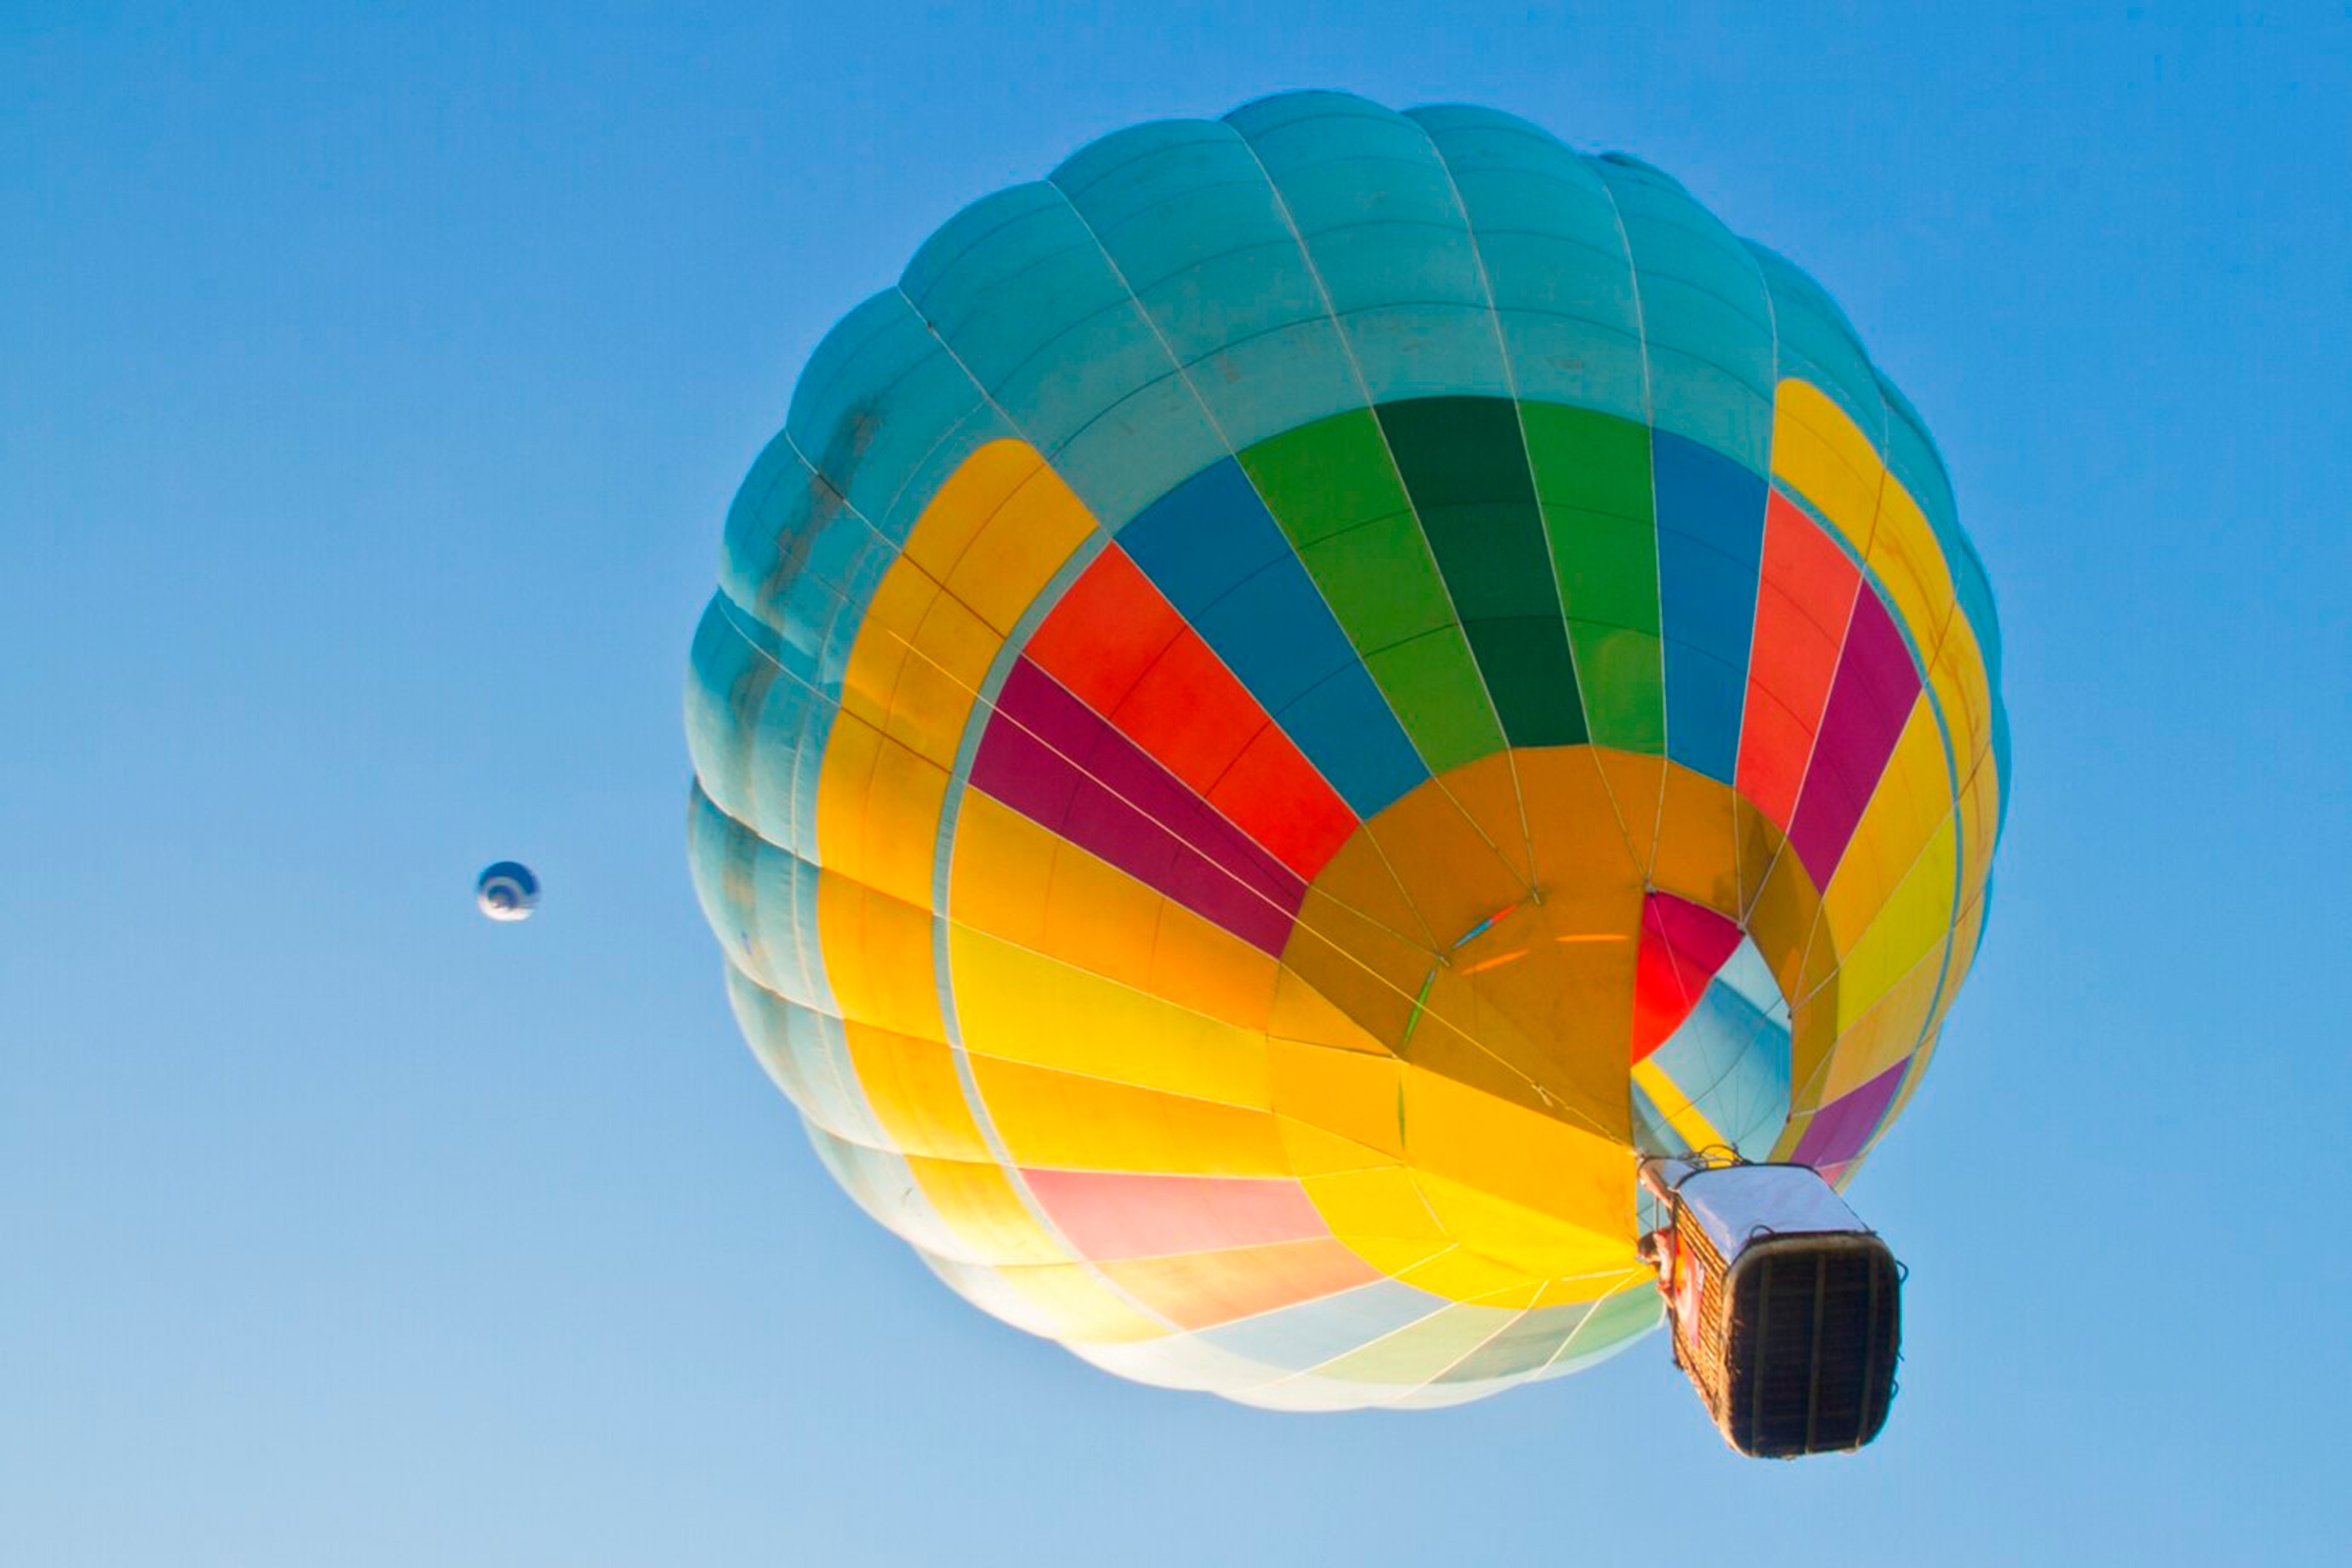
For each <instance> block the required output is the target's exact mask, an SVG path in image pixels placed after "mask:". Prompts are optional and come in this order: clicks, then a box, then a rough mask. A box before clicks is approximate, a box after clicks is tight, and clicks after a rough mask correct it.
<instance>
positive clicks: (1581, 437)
mask: <svg viewBox="0 0 2352 1568" xmlns="http://www.w3.org/2000/svg"><path fill="white" fill-rule="evenodd" d="M1519 417H1520V421H1521V423H1522V424H1523V425H1524V426H1525V428H1526V431H1527V456H1528V463H1529V465H1530V466H1532V467H1533V468H1534V469H1535V473H1536V492H1537V494H1538V495H1540V496H1542V497H1543V499H1544V502H1545V504H1547V505H1555V506H1568V507H1584V508H1587V509H1589V510H1591V511H1593V512H1606V513H1610V514H1612V515H1616V516H1620V517H1633V518H1636V519H1638V520H1640V521H1642V522H1648V521H1650V520H1651V519H1652V516H1653V512H1652V509H1651V505H1650V491H1649V430H1648V428H1647V427H1646V426H1644V425H1640V424H1636V423H1634V422H1633V421H1632V420H1631V419H1620V418H1618V417H1616V416H1614V415H1610V414H1595V413H1593V411H1592V410H1591V409H1570V408H1563V407H1562V406H1561V405H1559V404H1557V403H1522V404H1521V405H1519Z"/></svg>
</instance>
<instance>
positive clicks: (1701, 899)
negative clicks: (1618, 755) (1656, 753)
mask: <svg viewBox="0 0 2352 1568" xmlns="http://www.w3.org/2000/svg"><path fill="white" fill-rule="evenodd" d="M1735 827H1736V824H1735V822H1734V820H1733V814H1732V792H1731V791H1730V790H1728V789H1726V788H1724V786H1723V785H1721V784H1719V783H1717V782H1715V780H1713V779H1709V778H1701V777H1700V776H1699V775H1697V774H1696V773H1693V772H1691V770H1690V769H1689V768H1687V767H1684V766H1683V765H1682V764H1680V763H1678V762H1669V763H1667V764H1666V783H1665V801H1664V806H1663V809H1661V810H1660V812H1659V816H1658V847H1657V855H1656V858H1655V859H1654V861H1653V862H1652V864H1651V867H1650V873H1649V876H1650V880H1651V882H1653V883H1655V884H1656V885H1657V886H1658V887H1661V888H1663V889H1665V890H1666V891H1667V892H1669V893H1677V894H1680V895H1681V896H1682V897H1684V898H1686V899H1689V900H1691V902H1692V903H1694V904H1703V905H1705V906H1706V907H1708V908H1710V909H1713V910H1715V911H1716V912H1717V913H1719V914H1727V915H1730V916H1732V917H1733V918H1735V919H1737V918H1738V917H1739V914H1740V851H1739V845H1738V838H1737V834H1736V832H1735Z"/></svg>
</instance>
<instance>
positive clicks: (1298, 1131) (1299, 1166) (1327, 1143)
mask: <svg viewBox="0 0 2352 1568" xmlns="http://www.w3.org/2000/svg"><path fill="white" fill-rule="evenodd" d="M1274 1122H1275V1129H1276V1131H1277V1132H1278V1133H1279V1134H1280V1136H1281V1138H1282V1148H1283V1154H1284V1157H1285V1158H1287V1159H1288V1160H1289V1161H1290V1173H1291V1174H1292V1175H1295V1176H1297V1177H1299V1179H1300V1180H1304V1179H1305V1178H1307V1177H1309V1176H1332V1175H1338V1174H1340V1173H1342V1172H1345V1171H1357V1170H1388V1169H1394V1168H1396V1166H1397V1156H1396V1155H1394V1154H1389V1153H1384V1152H1381V1151H1380V1150H1377V1149H1368V1148H1366V1147H1365V1146H1364V1145H1362V1144H1358V1143H1354V1142H1352V1141H1350V1140H1348V1139H1346V1138H1342V1137H1341V1136H1339V1134H1337V1133H1334V1132H1329V1131H1326V1130H1325V1129H1323V1128H1321V1127H1315V1126H1311V1125H1309V1124H1308V1123H1306V1122H1302V1121H1299V1119H1297V1118H1296V1117H1293V1116H1276V1117H1275V1118H1274Z"/></svg>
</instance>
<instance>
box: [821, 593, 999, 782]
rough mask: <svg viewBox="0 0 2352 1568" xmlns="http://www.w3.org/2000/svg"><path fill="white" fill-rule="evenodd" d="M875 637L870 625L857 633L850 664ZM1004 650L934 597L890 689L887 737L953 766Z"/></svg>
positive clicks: (960, 610)
mask: <svg viewBox="0 0 2352 1568" xmlns="http://www.w3.org/2000/svg"><path fill="white" fill-rule="evenodd" d="M902 568H906V569H911V568H907V563H906V562H905V560H904V559H902V560H901V561H900V563H899V564H898V565H895V566H893V567H891V570H892V571H894V572H895V571H898V570H901V569H902ZM878 634H879V632H878V629H877V628H875V627H874V626H873V625H872V624H871V623H870V622H869V623H868V624H867V625H866V626H865V627H863V628H861V629H860V630H859V631H858V646H857V651H854V652H853V653H852V655H851V661H852V662H853V663H854V662H856V660H857V652H859V651H862V650H863V649H864V648H865V646H866V644H867V643H868V641H869V640H871V639H873V638H875V637H876V636H877V635H878ZM1004 646H1005V639H1004V638H1003V637H1002V636H1001V635H999V634H998V633H997V632H995V631H992V630H990V629H989V628H988V627H987V626H986V625H983V624H982V623H981V620H980V617H979V616H977V615H975V614H973V613H971V612H970V611H969V610H967V609H965V608H964V607H963V606H962V605H959V604H957V603H956V601H955V600H954V599H952V598H949V597H948V596H947V595H945V594H941V595H939V596H938V597H937V598H935V599H933V600H932V602H931V605H930V607H929V609H927V610H926V611H925V612H924V613H923V619H922V624H921V625H920V626H918V627H917V628H916V629H915V633H914V646H913V648H912V649H910V650H909V651H908V654H907V659H906V661H905V662H903V663H902V664H901V665H900V666H899V680H898V684H897V685H896V686H895V687H893V688H892V690H891V697H890V726H889V727H890V733H891V735H892V736H893V737H895V738H896V739H898V740H901V741H904V742H905V743H906V744H907V746H908V747H910V748H912V749H913V750H914V751H915V752H916V753H917V754H918V755H920V756H922V757H924V758H927V759H929V760H931V761H933V762H936V763H938V764H939V765H940V766H941V767H953V766H955V765H956V746H957V744H958V743H960V742H961V741H962V739H963V730H964V725H965V723H966V722H967V721H968V720H969V719H970V717H971V712H972V705H973V704H974V703H975V702H977V701H978V700H979V695H980V683H981V681H983V680H984V679H986V678H987V676H988V666H989V665H990V664H991V663H992V662H995V660H996V657H997V651H998V650H999V649H1000V648H1002V647H1004Z"/></svg>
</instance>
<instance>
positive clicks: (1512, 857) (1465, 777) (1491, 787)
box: [1441, 751, 1535, 882]
mask: <svg viewBox="0 0 2352 1568" xmlns="http://www.w3.org/2000/svg"><path fill="white" fill-rule="evenodd" d="M1515 755H1516V754H1514V753H1512V752H1509V751H1500V752H1495V753H1494V754H1493V755H1492V756H1488V757H1482V758H1480V759H1479V760H1477V761H1475V762H1469V763H1465V764H1464V765H1462V766H1460V767H1457V768H1454V769H1453V770H1452V771H1451V772H1449V773H1447V774H1446V776H1445V779H1444V781H1443V783H1442V785H1441V787H1442V788H1443V789H1444V790H1445V792H1446V794H1447V795H1449V796H1451V797H1452V798H1453V804H1454V806H1455V808H1456V809H1458V810H1460V811H1461V813H1462V814H1463V815H1464V816H1466V817H1468V818H1469V819H1470V820H1471V821H1472V822H1474V823H1476V824H1477V826H1478V830H1479V832H1480V834H1481V835H1482V836H1483V837H1484V838H1485V839H1486V840H1487V842H1488V843H1490V844H1492V845H1493V846H1494V848H1495V854H1496V855H1498V856H1500V857H1501V858H1502V860H1503V862H1504V864H1505V866H1506V867H1507V868H1508V870H1509V872H1510V874H1511V876H1513V877H1514V878H1516V879H1517V880H1518V881H1521V882H1529V881H1533V880H1534V878H1535V869H1534V867H1533V866H1532V865H1531V864H1530V863H1529V861H1528V843H1527V822H1526V818H1525V812H1524V810H1523V809H1522V807H1521V805H1520V795H1521V784H1520V780H1519V777H1518V769H1517V765H1516V762H1515V760H1514V759H1515Z"/></svg>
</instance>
